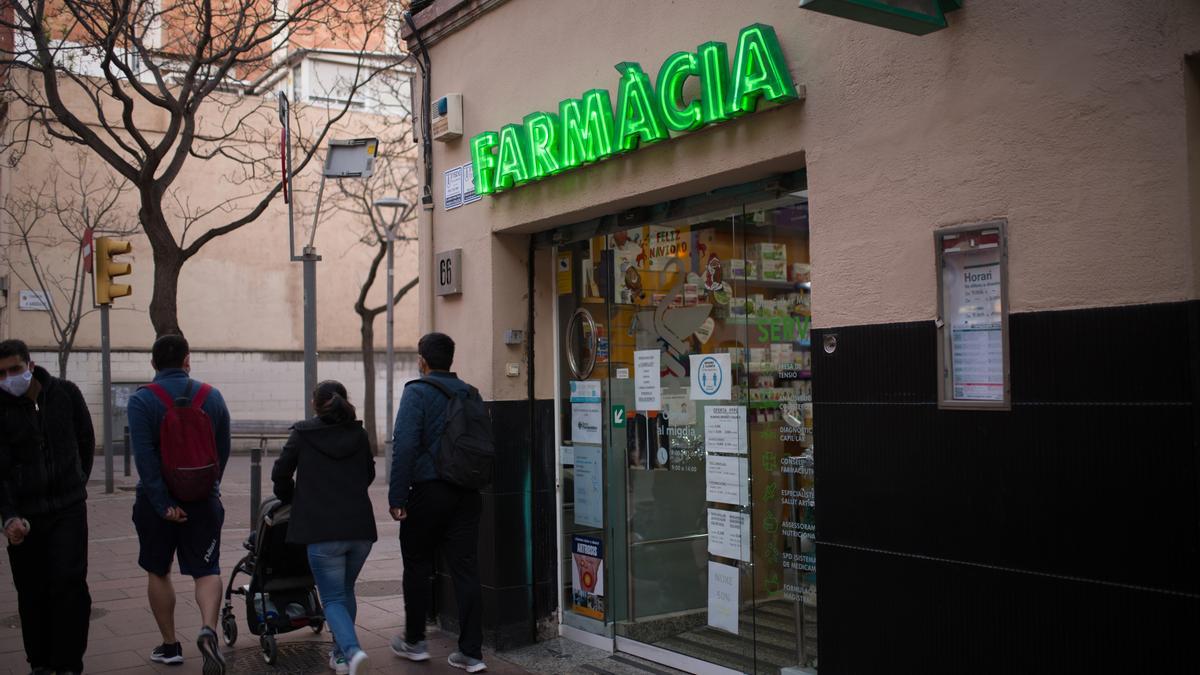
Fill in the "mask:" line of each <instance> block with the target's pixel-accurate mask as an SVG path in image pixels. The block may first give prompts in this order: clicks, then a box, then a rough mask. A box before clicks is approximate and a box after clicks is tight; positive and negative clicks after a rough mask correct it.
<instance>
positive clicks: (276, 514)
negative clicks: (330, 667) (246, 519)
mask: <svg viewBox="0 0 1200 675" xmlns="http://www.w3.org/2000/svg"><path fill="white" fill-rule="evenodd" d="M291 510H292V509H291V507H290V506H288V505H286V504H284V503H282V502H280V501H279V500H278V499H275V498H271V499H268V500H266V501H264V502H263V504H262V508H260V509H259V515H258V525H257V527H256V528H255V530H254V531H253V532H251V533H250V536H249V537H247V538H246V541H245V543H243V544H242V546H244V547H245V548H246V550H247V551H249V553H247V554H246V556H245V557H244V558H242V559H241V560H240V561H238V564H237V565H235V566H234V568H233V574H232V575H230V577H229V585H228V586H226V587H225V606H224V607H222V608H221V632H222V633H223V634H224V636H225V644H227V645H229V646H230V647H232V646H233V644H234V643H235V642H237V630H238V629H237V617H236V616H235V615H234V613H233V603H232V601H231V600H230V598H231V597H232V596H233V595H241V596H244V597H245V598H246V624H247V625H248V626H249V627H250V632H251V633H253V634H254V635H258V636H259V646H261V647H262V653H263V659H265V660H266V662H267V663H268V664H270V665H274V664H275V660H276V659H277V658H278V656H279V648H278V645H277V644H276V643H275V636H276V635H278V634H280V633H290V632H291V631H294V630H299V629H301V628H304V627H308V628H311V629H312V631H313V632H314V633H320V632H321V630H322V629H323V628H324V627H325V614H324V611H323V610H322V609H321V603H320V601H319V600H318V599H317V590H316V586H315V582H314V581H313V576H312V570H310V569H309V567H308V555H307V552H306V551H305V547H304V546H302V545H297V544H289V543H287V529H288V521H289V520H291ZM243 573H244V574H248V575H250V583H248V584H245V585H243V586H240V587H237V588H234V580H235V579H237V576H238V574H243Z"/></svg>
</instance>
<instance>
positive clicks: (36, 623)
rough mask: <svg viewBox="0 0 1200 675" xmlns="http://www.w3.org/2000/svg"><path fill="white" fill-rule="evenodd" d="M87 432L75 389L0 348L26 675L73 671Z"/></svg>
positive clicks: (6, 521)
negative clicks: (27, 662) (26, 666)
mask: <svg viewBox="0 0 1200 675" xmlns="http://www.w3.org/2000/svg"><path fill="white" fill-rule="evenodd" d="M95 450H96V434H95V432H94V431H93V429H92V417H91V415H90V414H89V413H88V408H87V404H86V403H85V402H84V400H83V395H82V394H80V393H79V388H78V387H76V386H75V385H74V384H73V383H71V382H68V381H67V380H60V379H58V378H57V377H54V376H52V375H50V373H48V372H46V369H45V368H41V367H39V366H37V365H35V364H34V363H33V361H32V360H31V359H30V358H29V348H28V347H26V346H25V343H24V342H21V341H20V340H5V341H3V342H0V515H2V517H3V526H4V534H5V536H6V537H7V538H8V558H9V561H10V562H11V564H12V574H13V583H14V584H15V585H16V587H17V609H18V611H19V613H20V616H21V638H22V640H23V641H24V643H25V658H26V660H28V661H29V665H30V668H31V670H32V671H33V673H34V674H35V675H50V674H51V673H79V672H82V671H83V653H84V651H85V650H86V649H87V639H88V621H89V618H90V616H91V611H92V598H91V595H90V594H89V593H88V586H87V542H88V525H87V502H86V500H87V481H88V476H89V475H90V474H91V472H92V458H93V456H94V454H95Z"/></svg>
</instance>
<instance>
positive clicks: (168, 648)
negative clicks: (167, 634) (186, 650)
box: [150, 642, 183, 666]
mask: <svg viewBox="0 0 1200 675" xmlns="http://www.w3.org/2000/svg"><path fill="white" fill-rule="evenodd" d="M150 660H151V661H153V662H155V663H166V664H169V665H172V666H177V665H179V664H181V663H183V647H182V646H180V644H179V643H178V642H176V643H175V644H171V645H169V644H167V643H165V642H164V643H162V644H161V645H159V646H157V647H155V648H154V651H152V652H150Z"/></svg>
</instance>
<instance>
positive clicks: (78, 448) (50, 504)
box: [0, 366, 96, 521]
mask: <svg viewBox="0 0 1200 675" xmlns="http://www.w3.org/2000/svg"><path fill="white" fill-rule="evenodd" d="M33 377H34V379H35V380H36V381H37V382H38V383H39V384H40V385H41V391H40V392H38V395H37V400H36V401H35V400H34V399H31V398H29V397H28V396H19V397H18V396H13V395H11V394H9V393H8V392H6V391H0V514H2V516H3V520H4V521H7V520H8V519H9V518H16V517H25V518H28V517H29V516H38V515H44V514H48V513H55V512H58V511H61V510H63V509H65V508H67V507H69V506H74V505H75V504H78V503H79V502H82V501H84V500H85V499H87V482H88V477H89V476H90V475H91V473H92V459H93V457H94V455H95V452H96V433H95V431H94V430H93V428H92V417H91V414H90V413H89V412H88V407H87V403H86V402H84V400H83V394H81V393H80V392H79V387H76V386H75V385H74V383H72V382H70V381H68V380H60V379H58V378H57V377H54V376H52V375H51V374H50V373H49V372H47V371H46V369H45V368H42V367H41V366H34V370H33Z"/></svg>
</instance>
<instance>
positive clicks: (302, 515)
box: [271, 417, 378, 544]
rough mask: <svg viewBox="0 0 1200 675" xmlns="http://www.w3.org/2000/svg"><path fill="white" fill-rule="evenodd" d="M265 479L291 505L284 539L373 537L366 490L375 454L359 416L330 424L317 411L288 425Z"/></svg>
mask: <svg viewBox="0 0 1200 675" xmlns="http://www.w3.org/2000/svg"><path fill="white" fill-rule="evenodd" d="M293 474H295V475H296V478H295V480H293V478H292V475H293ZM271 480H272V481H273V482H274V483H275V496H276V497H279V499H280V501H283V502H285V503H290V504H291V505H292V516H291V523H290V524H289V525H288V534H287V540H288V542H289V543H293V544H315V543H319V542H324V541H356V540H369V541H376V540H377V539H378V534H377V533H376V531H375V513H374V511H373V510H372V508H371V497H370V496H369V495H368V494H367V488H368V487H369V486H370V485H371V482H372V481H374V480H375V458H374V457H372V456H371V445H370V443H369V441H368V440H367V432H366V431H364V430H363V426H362V422H360V421H359V420H350V421H348V422H341V423H336V424H330V423H327V422H325V421H324V420H322V419H321V418H319V417H318V418H313V419H310V420H305V421H303V422H297V423H296V424H294V425H292V433H291V436H289V437H288V440H287V443H286V444H285V445H284V446H283V452H281V453H280V455H279V459H277V460H275V467H274V468H273V469H272V470H271Z"/></svg>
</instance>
